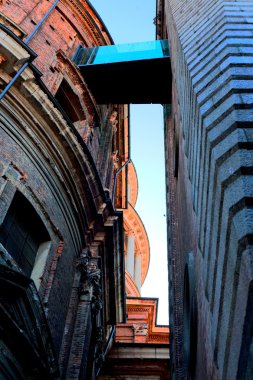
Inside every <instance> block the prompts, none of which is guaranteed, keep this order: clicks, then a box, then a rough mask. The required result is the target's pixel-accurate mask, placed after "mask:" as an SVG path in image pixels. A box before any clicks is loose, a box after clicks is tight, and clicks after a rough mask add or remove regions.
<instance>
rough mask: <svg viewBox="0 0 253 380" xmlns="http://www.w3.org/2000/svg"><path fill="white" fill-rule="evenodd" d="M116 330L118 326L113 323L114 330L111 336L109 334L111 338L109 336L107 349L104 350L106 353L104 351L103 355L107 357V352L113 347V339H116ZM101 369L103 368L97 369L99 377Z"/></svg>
mask: <svg viewBox="0 0 253 380" xmlns="http://www.w3.org/2000/svg"><path fill="white" fill-rule="evenodd" d="M115 332H116V326H115V325H113V328H112V331H111V333H110V336H109V338H108V340H107V343H106V347H105V350H104V353H103V357H104V358H105V357H106V355H107V352H108V350H109V349H110V347H111V345H112V341H113V339H114V335H115ZM100 370H101V368H99V369H98V370H97V374H96V377H98V375H99V372H100Z"/></svg>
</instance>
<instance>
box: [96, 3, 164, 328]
mask: <svg viewBox="0 0 253 380" xmlns="http://www.w3.org/2000/svg"><path fill="white" fill-rule="evenodd" d="M90 2H91V4H92V5H93V6H94V7H95V9H96V10H97V11H98V13H99V14H100V16H101V18H102V19H103V21H104V22H105V24H106V26H107V28H108V30H109V32H110V34H111V36H112V38H113V40H114V42H115V43H116V44H117V43H118V44H120V43H128V42H140V41H151V40H154V39H155V26H154V24H153V19H154V17H155V12H156V0H128V1H126V2H125V1H119V0H90ZM130 133H131V156H132V160H133V162H134V165H135V167H136V170H137V175H138V181H139V195H138V201H137V205H136V210H137V212H138V213H139V215H140V217H141V218H142V221H143V223H144V225H145V228H146V230H147V233H148V237H149V242H150V247H151V262H150V268H149V273H148V276H147V279H146V281H145V283H144V285H143V287H142V291H141V295H142V296H144V297H159V298H160V300H159V312H158V323H159V324H167V323H168V282H167V278H168V277H167V261H166V260H167V244H166V243H167V238H166V217H165V214H166V206H165V174H164V143H163V117H162V106H160V105H132V106H131V132H130Z"/></svg>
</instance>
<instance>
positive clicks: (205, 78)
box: [159, 0, 253, 380]
mask: <svg viewBox="0 0 253 380" xmlns="http://www.w3.org/2000/svg"><path fill="white" fill-rule="evenodd" d="M159 6H160V11H161V12H160V15H162V14H163V13H164V12H165V14H166V21H164V22H163V26H162V28H161V27H160V29H159V33H161V29H162V30H163V33H165V32H164V25H165V23H166V29H167V31H168V36H169V43H170V54H171V61H172V72H173V77H174V88H173V102H172V115H171V117H170V119H168V121H167V124H166V141H165V144H166V159H167V191H168V196H167V201H168V207H169V220H168V226H169V270H170V299H171V306H170V307H171V311H170V314H171V324H172V325H171V328H172V335H173V337H172V352H173V363H174V364H173V365H174V374H173V376H174V378H175V379H183V378H185V376H186V372H188V371H190V369H189V368H188V367H187V365H186V364H185V362H184V364H185V367H184V365H183V343H184V339H185V336H183V299H184V297H185V296H186V294H184V291H185V290H184V287H183V283H184V273H185V272H184V267H185V265H186V264H187V257H188V254H189V253H190V252H193V260H194V265H193V268H194V269H193V270H192V272H193V273H192V275H193V276H194V277H195V280H196V287H195V291H193V294H190V295H189V296H190V297H195V296H196V298H197V315H196V313H195V318H197V319H196V320H195V323H197V329H198V338H197V358H196V363H195V364H196V367H195V371H194V374H190V372H188V376H189V377H190V378H196V379H204V378H206V379H215V378H218V379H223V380H225V379H229V380H231V379H239V378H241V377H240V376H241V374H240V372H238V368H239V367H238V365H239V360H244V365H245V367H247V359H246V356H245V354H244V359H242V352H245V351H243V350H245V346H244V345H245V343H244V339H245V338H243V337H244V336H245V335H244V332H243V331H245V330H244V329H243V326H245V325H247V324H248V323H250V322H249V321H247V320H246V319H245V320H244V317H245V313H246V308H247V302H248V301H247V300H248V292H249V290H248V289H249V286H250V285H249V284H250V282H251V280H252V278H251V275H249V273H248V271H247V270H246V267H245V265H246V266H247V265H250V264H249V260H250V259H249V257H250V255H251V254H252V252H253V248H252V233H253V230H252V226H253V219H252V217H253V216H252V212H251V209H252V197H253V193H252V189H253V186H252V184H253V183H252V132H251V129H252V122H253V116H252V104H253V91H252V78H253V77H252V65H253V61H252V44H253V39H252V32H251V30H252V12H253V7H252V2H251V1H241V2H237V1H223V0H213V1H209V2H206V1H195V0H190V1H180V2H178V1H176V0H166V1H163V2H162V1H159ZM173 119H174V123H175V127H174V126H173ZM174 130H175V131H176V133H178V136H179V167H178V176H177V178H173V173H172V168H173V162H172V161H173V157H172V156H173V151H174V150H175V148H176V147H175V141H173V133H174V132H173V131H174ZM196 242H197V244H196ZM246 263H247V264H246ZM246 272H247V273H246ZM189 318H190V317H189ZM185 323H186V322H185ZM246 350H247V349H246ZM248 353H249V348H248ZM251 376H252V374H251Z"/></svg>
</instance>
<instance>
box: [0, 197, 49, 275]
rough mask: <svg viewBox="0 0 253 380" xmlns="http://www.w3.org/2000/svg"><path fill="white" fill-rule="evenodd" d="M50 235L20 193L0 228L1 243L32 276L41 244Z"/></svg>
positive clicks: (14, 199)
mask: <svg viewBox="0 0 253 380" xmlns="http://www.w3.org/2000/svg"><path fill="white" fill-rule="evenodd" d="M48 240H50V237H49V234H48V232H47V230H46V228H45V226H44V224H43V222H42V221H41V219H40V217H39V216H38V214H37V212H36V211H35V209H34V208H33V206H32V205H31V204H30V203H29V202H28V201H27V199H26V198H25V197H24V196H23V195H22V194H21V193H19V192H17V193H16V194H15V196H14V198H13V201H12V203H11V205H10V208H9V210H8V212H7V214H6V216H5V218H4V221H3V223H2V225H1V226H0V242H1V244H2V245H3V246H4V247H5V249H6V250H7V251H8V252H9V254H10V255H11V256H12V257H13V259H14V260H15V261H16V263H17V264H18V265H19V266H20V268H21V269H22V270H23V271H24V273H25V274H26V275H27V276H30V275H31V273H32V270H33V266H34V263H35V258H36V255H37V252H38V249H39V246H40V244H41V243H43V242H45V241H48Z"/></svg>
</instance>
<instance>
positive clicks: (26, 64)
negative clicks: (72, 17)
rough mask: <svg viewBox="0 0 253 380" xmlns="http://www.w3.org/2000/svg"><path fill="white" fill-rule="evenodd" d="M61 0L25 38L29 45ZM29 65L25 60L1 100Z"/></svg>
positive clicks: (0, 96) (53, 5) (0, 97)
mask: <svg viewBox="0 0 253 380" xmlns="http://www.w3.org/2000/svg"><path fill="white" fill-rule="evenodd" d="M59 1H60V0H56V1H55V2H54V3H53V4H52V6H51V7H50V9H49V10H48V11H47V13H46V14H45V15H44V16H43V18H42V19H41V20H40V22H39V23H38V24H37V25H36V27H35V28H34V30H33V31H32V33H31V34H30V35H29V36H28V37H27V38H26V39H25V40H24V42H25V43H26V44H27V45H28V42H29V41H30V40H31V39H32V38H33V36H34V35H35V33H37V31H38V30H39V28H40V27H41V25H42V24H43V22H44V21H45V20H46V19H47V18H48V16H49V15H50V13H51V12H52V10H53V9H54V8H55V7H56V5H57V4H58V2H59ZM28 65H29V62H25V63H24V64H23V66H21V67H20V69H19V70H18V72H17V73H16V75H15V76H14V77H13V78H12V80H11V81H10V82H9V83H8V85H7V86H6V87H5V89H4V90H3V91H2V92H1V94H0V101H1V100H2V99H3V98H4V96H5V94H6V93H7V92H8V91H9V89H10V88H11V87H12V85H13V84H14V83H15V82H16V80H17V79H18V77H19V76H20V75H21V74H22V72H23V71H24V70H25V68H26V67H27V66H28Z"/></svg>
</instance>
